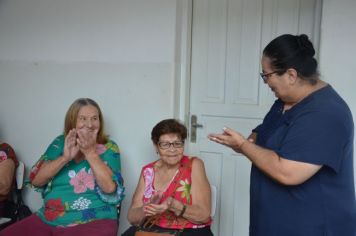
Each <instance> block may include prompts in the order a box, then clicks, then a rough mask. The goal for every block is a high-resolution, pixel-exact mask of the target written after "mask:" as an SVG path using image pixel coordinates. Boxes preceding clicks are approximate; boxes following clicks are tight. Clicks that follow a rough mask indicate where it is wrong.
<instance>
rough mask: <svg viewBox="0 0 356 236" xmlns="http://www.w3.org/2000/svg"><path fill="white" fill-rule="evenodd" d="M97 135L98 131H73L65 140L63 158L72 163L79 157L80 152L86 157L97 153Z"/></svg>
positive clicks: (82, 129) (83, 129) (85, 129)
mask: <svg viewBox="0 0 356 236" xmlns="http://www.w3.org/2000/svg"><path fill="white" fill-rule="evenodd" d="M97 135H98V130H97V129H94V130H91V129H87V128H81V129H71V130H70V131H69V132H68V134H67V136H66V137H65V140H64V151H63V156H64V157H66V158H67V159H68V161H70V160H72V159H73V158H75V157H76V156H77V154H78V152H79V151H80V152H81V153H83V155H84V156H85V157H86V156H87V155H89V154H91V153H93V152H94V153H95V151H96V138H97Z"/></svg>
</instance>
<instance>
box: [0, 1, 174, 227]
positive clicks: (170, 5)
mask: <svg viewBox="0 0 356 236" xmlns="http://www.w3.org/2000/svg"><path fill="white" fill-rule="evenodd" d="M175 24H176V2H175V1H174V0H150V1H142V0H101V1H95V0H71V1H58V0H0V110H1V112H0V141H3V140H6V141H7V142H8V143H10V144H11V145H12V146H13V147H14V149H15V151H16V153H17V155H18V158H19V159H20V160H22V161H23V162H24V163H25V165H26V167H27V171H28V169H29V167H30V166H31V165H33V164H34V163H35V161H36V160H37V159H38V158H39V157H40V155H41V154H42V153H43V152H44V151H45V150H46V148H47V146H48V145H49V143H50V142H51V141H52V140H53V139H54V138H55V137H56V136H57V135H58V134H60V133H61V132H62V129H63V124H64V115H65V112H66V111H67V109H68V107H69V105H70V104H71V103H72V102H73V101H74V100H75V99H76V98H79V97H91V98H93V99H94V100H96V101H97V102H98V103H99V105H101V108H102V111H103V113H104V118H105V121H106V124H105V125H106V130H107V131H108V133H109V134H110V135H111V138H112V139H113V140H115V141H116V142H117V143H118V145H119V146H120V147H121V155H122V156H121V160H122V166H123V175H124V178H125V185H126V199H125V200H124V202H123V208H122V212H123V213H122V214H121V222H122V224H121V225H120V226H121V227H120V230H121V231H122V230H123V229H125V228H126V227H127V226H128V223H127V221H126V214H127V209H128V205H129V204H130V200H131V196H132V193H133V191H134V188H135V186H136V184H137V181H138V177H139V173H140V169H141V167H142V166H143V165H144V164H146V163H148V162H150V161H152V160H154V159H155V158H156V157H157V156H156V153H155V152H154V149H153V147H152V144H151V141H150V131H151V129H152V127H153V126H154V124H156V123H157V122H158V121H160V120H161V119H164V118H167V117H172V116H173V110H174V109H173V96H172V94H173V93H174V91H173V89H174V88H173V85H174V78H173V77H174V66H175V65H174V58H175V57H174V51H175ZM25 201H26V203H28V204H29V205H30V207H31V208H32V209H33V210H35V209H38V208H39V207H40V206H41V203H42V201H41V198H40V195H39V194H38V193H37V192H34V191H33V190H26V192H25Z"/></svg>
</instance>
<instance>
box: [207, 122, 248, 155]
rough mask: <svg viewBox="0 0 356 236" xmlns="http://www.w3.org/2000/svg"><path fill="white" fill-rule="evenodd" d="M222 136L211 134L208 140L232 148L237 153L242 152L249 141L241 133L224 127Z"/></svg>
mask: <svg viewBox="0 0 356 236" xmlns="http://www.w3.org/2000/svg"><path fill="white" fill-rule="evenodd" d="M223 130H224V132H223V133H222V134H209V135H208V138H209V139H210V140H211V141H214V142H216V143H220V144H223V145H225V146H228V147H230V148H232V149H233V150H234V151H236V152H240V151H241V146H242V145H243V144H244V143H245V142H246V141H247V140H246V139H245V138H244V137H243V136H242V135H241V134H240V133H238V132H236V131H234V130H233V129H230V128H225V127H224V129H223Z"/></svg>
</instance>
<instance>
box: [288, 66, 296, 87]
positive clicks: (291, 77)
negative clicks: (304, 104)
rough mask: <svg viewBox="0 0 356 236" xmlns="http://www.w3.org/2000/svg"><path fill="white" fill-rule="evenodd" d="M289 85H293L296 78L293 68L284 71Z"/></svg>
mask: <svg viewBox="0 0 356 236" xmlns="http://www.w3.org/2000/svg"><path fill="white" fill-rule="evenodd" d="M286 73H287V75H288V79H289V82H290V84H292V85H293V84H295V83H296V82H297V78H298V72H297V71H296V70H295V69H294V68H289V69H288V70H287V71H286Z"/></svg>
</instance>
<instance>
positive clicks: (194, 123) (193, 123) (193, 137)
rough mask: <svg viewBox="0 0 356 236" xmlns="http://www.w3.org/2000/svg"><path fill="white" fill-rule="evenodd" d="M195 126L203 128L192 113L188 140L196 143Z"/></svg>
mask: <svg viewBox="0 0 356 236" xmlns="http://www.w3.org/2000/svg"><path fill="white" fill-rule="evenodd" d="M197 128H203V125H202V124H198V118H197V116H196V115H192V117H191V118H190V142H192V143H196V141H197Z"/></svg>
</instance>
